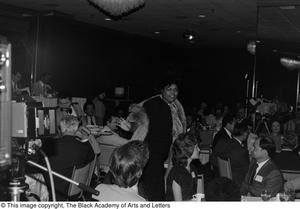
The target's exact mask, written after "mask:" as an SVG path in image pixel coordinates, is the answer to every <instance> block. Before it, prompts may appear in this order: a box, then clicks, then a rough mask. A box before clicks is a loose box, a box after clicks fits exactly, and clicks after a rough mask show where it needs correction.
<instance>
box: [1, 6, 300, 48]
mask: <svg viewBox="0 0 300 209" xmlns="http://www.w3.org/2000/svg"><path fill="white" fill-rule="evenodd" d="M0 4H3V5H2V6H1V5H0V6H1V7H0V17H1V18H0V20H1V21H2V25H3V24H5V21H6V19H5V18H8V17H10V18H11V17H14V18H16V19H19V20H20V19H21V20H22V18H23V19H24V17H26V16H28V15H33V16H35V15H41V16H45V15H53V14H54V15H62V16H64V17H67V18H70V19H74V20H77V21H81V22H85V23H88V24H92V25H98V26H100V27H102V28H108V29H113V30H115V31H120V32H125V33H130V34H136V35H139V36H143V37H148V38H151V39H157V40H160V41H163V42H168V43H171V44H174V45H179V46H183V47H199V46H201V47H230V48H237V47H239V48H241V47H245V45H246V44H247V42H248V41H249V40H254V39H258V40H263V41H266V40H270V41H271V42H273V44H272V47H273V48H274V47H275V48H276V44H277V43H279V42H280V43H290V44H287V46H289V47H288V48H290V47H291V48H295V50H296V51H297V49H296V48H298V44H300V2H299V1H298V0H226V1H225V0H184V1H182V0H151V1H146V4H145V6H144V7H143V8H141V9H139V10H137V11H136V12H133V13H132V14H130V15H128V16H125V17H123V18H121V19H118V20H109V19H107V18H108V16H107V15H106V14H104V13H103V12H101V11H99V10H98V9H97V8H95V7H94V6H92V5H91V4H90V3H89V2H88V0H0ZM10 6H12V7H10ZM50 11H54V13H49V12H50ZM11 22H12V21H11ZM14 24H19V27H22V22H20V21H18V23H17V22H15V23H14ZM14 24H10V25H8V24H6V26H5V27H6V30H7V31H8V32H9V31H10V30H14V28H15V25H14ZM24 27H26V26H25V24H24ZM25 29H26V28H24V30H25ZM186 31H189V32H190V33H191V34H193V35H194V36H195V39H194V40H193V41H192V42H191V41H188V40H186V39H184V38H183V34H184V33H185V32H186ZM274 43H275V44H274ZM274 45H275V46H274ZM282 45H284V44H282ZM275 50H276V49H275ZM285 50H286V49H285ZM292 51H294V49H292Z"/></svg>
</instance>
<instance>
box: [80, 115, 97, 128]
mask: <svg viewBox="0 0 300 209" xmlns="http://www.w3.org/2000/svg"><path fill="white" fill-rule="evenodd" d="M92 123H93V124H92ZM97 124H98V123H97V118H96V117H95V116H88V115H84V116H82V117H81V125H82V126H87V125H97Z"/></svg>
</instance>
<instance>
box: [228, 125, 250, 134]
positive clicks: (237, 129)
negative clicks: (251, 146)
mask: <svg viewBox="0 0 300 209" xmlns="http://www.w3.org/2000/svg"><path fill="white" fill-rule="evenodd" d="M248 130H249V129H248V127H247V126H246V125H245V124H244V123H237V124H235V126H234V128H233V132H232V135H233V136H235V137H239V136H243V135H244V134H245V133H248Z"/></svg>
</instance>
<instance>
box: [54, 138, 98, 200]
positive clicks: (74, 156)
mask: <svg viewBox="0 0 300 209" xmlns="http://www.w3.org/2000/svg"><path fill="white" fill-rule="evenodd" d="M53 140H54V141H53V142H52V143H54V150H53V155H52V156H49V162H50V164H51V167H52V170H53V171H55V172H57V173H59V174H62V175H64V176H66V177H68V178H71V176H72V171H73V167H74V166H79V167H83V166H84V165H86V164H87V163H89V162H91V161H92V160H93V159H94V156H95V155H94V151H93V149H92V147H91V145H90V143H88V142H86V143H82V142H80V141H78V140H76V139H75V137H74V136H69V135H65V136H63V137H62V138H61V139H56V140H55V139H53ZM54 184H55V189H56V190H57V193H59V195H58V198H57V199H58V200H63V199H64V196H65V195H67V191H68V186H69V183H68V182H66V181H64V180H62V179H60V178H57V177H54Z"/></svg>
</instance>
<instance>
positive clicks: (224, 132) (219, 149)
mask: <svg viewBox="0 0 300 209" xmlns="http://www.w3.org/2000/svg"><path fill="white" fill-rule="evenodd" d="M235 123H236V119H235V117H234V115H232V114H227V115H225V116H224V118H223V122H222V126H223V128H222V129H221V130H220V131H219V132H218V133H217V134H216V136H215V138H214V141H213V143H212V164H213V165H214V166H215V167H218V162H217V157H218V156H224V155H225V154H224V153H225V152H226V149H225V148H226V146H225V145H226V143H227V142H230V141H231V140H232V131H233V129H234V126H235Z"/></svg>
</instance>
